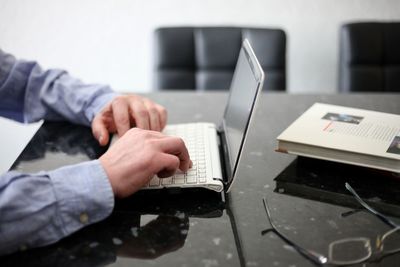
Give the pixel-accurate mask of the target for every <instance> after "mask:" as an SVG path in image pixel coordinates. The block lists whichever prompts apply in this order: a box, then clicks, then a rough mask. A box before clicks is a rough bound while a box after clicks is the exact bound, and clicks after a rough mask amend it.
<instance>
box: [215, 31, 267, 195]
mask: <svg viewBox="0 0 400 267" xmlns="http://www.w3.org/2000/svg"><path fill="white" fill-rule="evenodd" d="M242 51H243V54H244V56H245V57H246V60H247V64H249V66H250V69H251V70H252V74H253V77H254V79H255V81H256V83H257V89H256V93H255V95H254V98H253V103H252V105H251V109H250V113H249V119H248V120H247V123H246V127H245V129H244V133H243V138H242V140H241V143H240V146H239V152H238V156H237V158H236V159H235V162H231V161H230V159H231V154H230V151H229V144H228V140H227V135H226V133H227V131H226V129H227V128H226V120H225V118H226V113H227V110H228V103H229V101H230V99H231V97H232V94H231V93H230V94H229V97H228V102H227V105H226V107H225V111H224V116H223V118H222V132H223V134H222V137H223V139H222V142H223V144H222V146H223V150H224V151H223V152H224V158H225V164H226V187H225V188H226V190H225V192H226V193H228V192H229V191H230V190H231V188H232V184H233V182H234V180H235V177H236V174H237V169H238V166H239V163H240V159H241V156H242V150H243V147H244V144H245V142H246V139H247V133H248V129H249V125H250V123H251V121H252V118H253V114H254V110H255V107H256V105H257V102H258V101H257V100H258V98H259V97H258V96H259V94H260V92H261V91H262V87H263V84H264V76H265V75H264V72H263V70H262V68H261V65H260V63H259V62H258V60H257V57H256V55H255V53H254V51H253V49H252V47H251V45H250V43H249V41H248V40H247V39H245V40H244V41H243V44H242V48H241V52H242ZM239 55H240V54H239ZM238 63H239V59H238ZM236 69H237V66H236ZM234 75H237V73H236V71H235V73H234ZM233 78H234V77H233ZM233 81H234V79H232V82H233ZM231 89H232V84H231ZM232 166H233V168H232Z"/></svg>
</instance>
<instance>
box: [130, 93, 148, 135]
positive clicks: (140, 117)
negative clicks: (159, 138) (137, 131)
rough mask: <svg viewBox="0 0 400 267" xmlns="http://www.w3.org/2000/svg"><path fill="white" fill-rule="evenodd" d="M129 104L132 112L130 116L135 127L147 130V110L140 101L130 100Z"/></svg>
mask: <svg viewBox="0 0 400 267" xmlns="http://www.w3.org/2000/svg"><path fill="white" fill-rule="evenodd" d="M129 106H130V109H131V112H132V117H133V119H134V120H135V123H136V127H138V128H141V129H144V130H149V129H150V118H149V112H148V110H147V108H146V106H145V104H144V103H143V102H142V101H139V100H136V101H130V102H129Z"/></svg>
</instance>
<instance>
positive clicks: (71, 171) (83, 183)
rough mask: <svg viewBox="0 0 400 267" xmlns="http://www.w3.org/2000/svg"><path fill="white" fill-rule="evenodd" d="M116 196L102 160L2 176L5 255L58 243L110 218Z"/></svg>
mask: <svg viewBox="0 0 400 267" xmlns="http://www.w3.org/2000/svg"><path fill="white" fill-rule="evenodd" d="M113 207H114V195H113V192H112V188H111V185H110V182H109V180H108V178H107V175H106V173H105V171H104V169H103V168H102V166H101V164H100V162H99V161H98V160H94V161H89V162H85V163H81V164H77V165H71V166H67V167H63V168H60V169H57V170H54V171H50V172H40V173H37V174H35V175H31V174H30V175H26V174H21V173H17V172H9V173H6V174H5V175H3V176H0V255H2V254H8V253H12V252H15V251H17V250H24V249H27V248H33V247H39V246H44V245H48V244H51V243H54V242H56V241H58V240H60V239H61V238H63V237H65V236H67V235H70V234H72V233H73V232H75V231H77V230H79V229H81V228H82V227H84V226H87V225H89V224H92V223H94V222H98V221H100V220H102V219H104V218H106V217H107V216H108V215H110V213H111V212H112V209H113Z"/></svg>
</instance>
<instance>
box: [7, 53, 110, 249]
mask: <svg viewBox="0 0 400 267" xmlns="http://www.w3.org/2000/svg"><path fill="white" fill-rule="evenodd" d="M115 96H116V94H115V93H113V91H112V90H111V89H110V88H109V87H108V86H103V85H87V84H84V83H82V82H81V81H80V80H78V79H75V78H73V77H71V76H70V75H68V73H66V72H65V71H63V70H57V69H51V70H43V69H42V68H41V67H40V66H39V65H38V64H37V63H36V62H33V61H23V60H16V59H15V57H13V56H12V55H10V54H7V53H5V52H3V51H1V50H0V114H1V115H2V116H6V117H8V118H13V119H18V120H22V121H25V122H33V121H37V120H40V119H45V120H68V121H71V122H73V123H78V124H82V125H87V126H90V124H91V121H92V119H93V117H94V116H95V114H97V113H98V112H99V111H100V110H101V109H102V108H103V107H104V106H105V104H107V103H108V102H109V101H111V99H112V98H114V97H115ZM113 207H114V195H113V192H112V189H111V185H110V182H109V180H108V177H107V175H106V173H105V171H104V169H103V168H102V166H101V164H100V163H99V161H98V160H93V161H88V162H83V163H81V164H77V165H71V166H65V167H63V168H59V169H56V170H52V171H48V172H40V173H36V174H25V173H18V172H15V171H10V172H8V173H5V174H2V175H0V255H1V254H8V253H12V252H15V251H17V250H24V249H27V248H33V247H40V246H45V245H47V244H51V243H54V242H57V241H58V240H60V239H61V238H63V237H65V236H67V235H70V234H72V233H73V232H75V231H77V230H79V229H81V228H82V227H84V226H86V225H88V224H91V223H94V222H97V221H100V220H102V219H104V218H106V217H107V216H108V215H109V214H110V213H111V212H112V209H113Z"/></svg>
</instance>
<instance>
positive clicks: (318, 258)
mask: <svg viewBox="0 0 400 267" xmlns="http://www.w3.org/2000/svg"><path fill="white" fill-rule="evenodd" d="M345 187H346V189H347V190H348V191H349V192H350V193H351V194H352V195H353V196H354V197H355V199H356V200H357V202H359V204H360V205H361V206H363V207H364V208H365V209H366V210H367V211H369V212H370V213H372V214H374V215H375V216H377V217H378V218H379V219H381V220H382V221H383V222H384V223H386V224H387V225H389V226H391V227H393V228H392V229H390V230H389V231H387V232H386V233H385V234H383V235H382V237H380V236H378V237H377V242H376V243H377V248H378V249H379V251H381V252H382V251H383V244H384V240H385V239H386V238H387V237H388V236H389V235H391V234H392V233H394V232H396V231H399V230H400V225H398V224H396V223H395V222H393V221H392V220H390V219H389V218H388V217H386V216H385V215H383V214H382V213H380V212H378V211H377V210H375V209H374V208H372V207H371V206H369V205H368V204H367V203H366V202H365V201H364V200H363V199H362V198H361V197H360V196H359V195H358V194H357V192H356V191H355V190H354V189H353V188H352V187H351V186H350V184H349V183H347V182H346V183H345ZM262 200H263V204H264V209H265V211H266V213H267V218H268V221H269V223H270V225H271V226H272V229H267V230H263V231H262V232H261V234H262V235H265V234H266V233H268V232H270V231H273V232H274V233H275V234H277V235H278V236H279V237H280V238H282V239H283V240H284V241H285V242H286V243H288V244H289V245H291V246H292V247H293V248H294V249H296V250H297V251H298V252H299V253H300V254H301V255H302V256H304V257H305V258H307V259H308V260H310V261H311V262H313V263H314V264H317V265H324V264H333V265H352V264H358V263H362V262H364V261H366V260H368V259H369V258H371V256H372V254H373V253H372V246H371V239H369V238H366V237H354V238H345V239H339V240H336V241H333V242H331V243H330V244H329V252H328V257H326V256H324V255H322V254H320V253H318V252H315V251H312V250H308V249H305V248H303V247H301V246H299V245H297V244H296V243H295V242H293V241H292V240H290V238H288V237H287V236H286V235H285V234H283V233H282V232H280V231H279V230H278V228H277V227H276V225H275V223H274V222H273V220H272V216H271V212H270V209H269V206H268V203H267V200H266V198H265V197H264V198H263V199H262ZM349 241H361V242H364V243H365V244H368V253H367V255H366V256H364V257H362V258H360V259H357V260H353V261H334V260H332V254H333V247H334V246H335V245H336V244H340V243H344V242H349ZM399 251H400V247H399V249H397V250H395V251H390V252H388V253H387V254H393V253H396V252H399Z"/></svg>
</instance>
